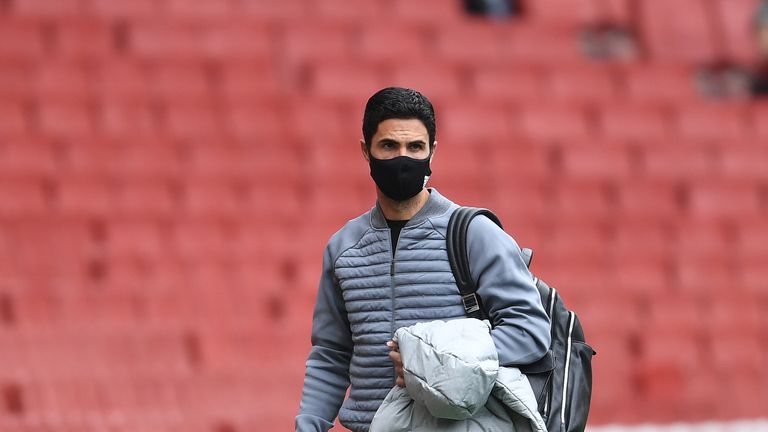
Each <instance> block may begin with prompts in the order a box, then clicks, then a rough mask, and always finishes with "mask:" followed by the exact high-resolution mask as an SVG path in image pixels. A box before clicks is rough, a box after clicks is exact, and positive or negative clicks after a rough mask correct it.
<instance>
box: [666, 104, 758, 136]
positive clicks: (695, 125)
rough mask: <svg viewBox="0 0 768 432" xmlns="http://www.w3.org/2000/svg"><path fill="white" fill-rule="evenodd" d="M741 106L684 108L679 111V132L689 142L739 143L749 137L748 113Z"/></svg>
mask: <svg viewBox="0 0 768 432" xmlns="http://www.w3.org/2000/svg"><path fill="white" fill-rule="evenodd" d="M744 108H745V107H744V106H741V105H720V104H718V105H701V106H684V107H680V109H679V110H678V111H677V131H678V133H679V134H680V136H681V137H682V138H684V139H687V140H696V141H720V142H723V141H738V140H742V139H744V138H745V137H746V136H747V121H746V120H747V111H746V110H745V109H744Z"/></svg>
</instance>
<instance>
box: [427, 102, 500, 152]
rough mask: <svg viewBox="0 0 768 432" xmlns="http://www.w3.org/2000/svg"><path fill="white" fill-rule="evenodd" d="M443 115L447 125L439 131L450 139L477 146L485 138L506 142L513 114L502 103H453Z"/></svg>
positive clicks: (447, 139)
mask: <svg viewBox="0 0 768 432" xmlns="http://www.w3.org/2000/svg"><path fill="white" fill-rule="evenodd" d="M442 117H443V120H442V121H443V122H444V123H443V124H444V126H443V128H442V129H441V132H440V134H441V136H443V137H445V140H446V142H447V143H457V144H458V143H462V145H464V146H474V145H477V144H481V143H486V142H506V141H507V140H508V137H509V136H510V126H509V124H510V121H511V116H510V113H509V112H508V111H507V110H506V109H505V107H504V106H503V105H501V106H500V105H496V106H494V105H490V104H470V103H463V104H461V105H451V106H447V107H446V108H445V110H444V111H443V113H442ZM438 142H439V140H438Z"/></svg>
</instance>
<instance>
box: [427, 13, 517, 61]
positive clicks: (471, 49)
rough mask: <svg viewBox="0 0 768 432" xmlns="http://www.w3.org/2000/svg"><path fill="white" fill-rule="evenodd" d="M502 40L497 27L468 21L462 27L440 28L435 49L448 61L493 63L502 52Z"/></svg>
mask: <svg viewBox="0 0 768 432" xmlns="http://www.w3.org/2000/svg"><path fill="white" fill-rule="evenodd" d="M502 40H503V39H502V35H501V34H500V33H499V30H498V28H497V27H495V26H489V25H487V24H486V23H484V22H467V24H466V25H463V26H461V27H445V28H439V29H438V33H437V36H436V46H435V50H436V53H437V55H439V56H440V57H441V58H442V59H444V61H446V62H455V63H468V64H477V63H483V64H493V63H495V62H496V61H498V60H499V57H500V55H501V53H502V50H501V46H502Z"/></svg>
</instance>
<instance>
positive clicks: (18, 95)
mask: <svg viewBox="0 0 768 432" xmlns="http://www.w3.org/2000/svg"><path fill="white" fill-rule="evenodd" d="M29 70H30V67H29V66H28V65H26V64H24V63H22V62H9V61H4V60H0V97H1V98H2V99H3V100H5V101H12V100H21V99H23V98H24V97H26V96H29V95H30V93H31V91H30V87H31V86H30V83H29V75H30V72H29Z"/></svg>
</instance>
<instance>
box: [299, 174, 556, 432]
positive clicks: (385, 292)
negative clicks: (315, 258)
mask: <svg viewBox="0 0 768 432" xmlns="http://www.w3.org/2000/svg"><path fill="white" fill-rule="evenodd" d="M456 208H458V206H457V205H456V204H454V203H452V202H451V201H449V200H448V199H446V198H445V197H443V196H442V195H440V194H439V193H438V192H437V190H435V189H430V197H429V199H428V200H427V203H426V204H425V205H424V207H423V208H422V209H421V210H420V211H419V212H418V213H417V214H416V215H414V217H413V218H411V220H409V221H408V223H407V224H406V225H405V227H404V228H403V229H402V231H401V232H400V237H399V240H398V242H397V249H396V250H395V251H394V254H393V251H392V246H391V239H390V230H389V228H388V227H387V223H386V220H385V218H384V214H383V213H382V211H381V208H380V207H379V205H378V204H377V205H376V206H375V207H374V208H373V209H371V210H370V211H368V212H366V213H365V214H363V215H361V216H359V217H357V218H356V219H353V220H351V221H349V222H348V223H347V224H346V225H345V226H344V227H343V228H342V229H341V230H339V231H338V232H337V233H336V234H334V235H333V237H331V239H330V240H329V242H328V245H327V246H326V248H325V253H324V256H323V270H322V276H321V279H320V286H319V289H318V295H317V302H316V305H315V311H314V316H313V324H312V350H311V352H310V354H309V358H308V359H307V364H306V373H305V378H304V391H303V394H302V399H301V406H300V410H299V415H298V416H297V417H296V430H297V431H302V432H304V431H327V430H329V429H330V428H331V427H332V426H333V421H334V419H335V418H336V416H337V415H338V417H339V420H340V421H341V423H342V424H343V425H344V426H346V427H347V428H349V429H351V430H352V431H355V432H361V431H368V428H369V427H370V423H371V420H372V419H373V416H374V414H375V413H376V410H377V409H378V408H379V406H380V405H381V403H382V401H383V400H384V397H385V396H386V395H387V393H388V392H389V390H390V389H391V388H392V386H393V385H394V381H395V372H394V368H393V366H392V362H391V361H390V359H389V357H388V356H387V354H388V353H389V348H388V347H387V346H386V342H387V341H388V340H390V339H392V337H393V336H394V334H395V331H396V330H397V329H398V328H400V327H408V326H411V325H413V324H416V323H419V322H425V321H434V320H451V319H456V318H463V317H464V307H463V306H462V302H461V297H460V296H459V292H458V288H457V287H456V284H455V282H454V279H453V274H452V273H451V268H450V264H449V263H448V255H447V253H446V244H445V232H446V228H447V226H448V219H449V218H450V215H451V213H452V212H453V211H454V210H455V209H456ZM468 255H469V261H470V270H471V273H472V276H473V278H475V279H476V280H477V282H478V293H479V294H480V296H481V297H482V299H483V301H484V302H485V307H486V309H487V310H488V311H489V314H490V317H491V320H492V322H493V324H494V328H493V330H492V331H491V338H492V340H493V342H494V344H495V346H496V349H497V352H498V356H499V362H500V363H501V364H502V365H505V366H506V365H522V364H527V363H532V362H534V361H536V360H538V359H540V358H541V357H542V356H543V355H544V354H545V353H546V351H547V349H548V347H549V342H550V333H549V321H548V318H547V315H546V313H545V311H544V308H543V307H542V305H541V300H540V298H539V294H538V291H537V289H536V287H535V286H534V284H533V277H532V276H531V274H530V273H529V271H528V268H527V267H526V265H525V262H524V261H523V259H522V257H521V256H520V248H519V247H518V245H517V243H515V241H514V240H513V239H512V238H511V237H510V236H508V235H507V234H506V233H504V231H502V230H501V229H500V228H498V227H497V226H496V225H495V224H494V223H493V222H491V221H490V220H489V219H487V218H485V217H478V218H475V219H474V220H473V221H472V223H471V224H470V227H469V234H468ZM347 390H349V394H348V395H347V397H346V400H345V395H346V394H347ZM342 403H343V404H342Z"/></svg>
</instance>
